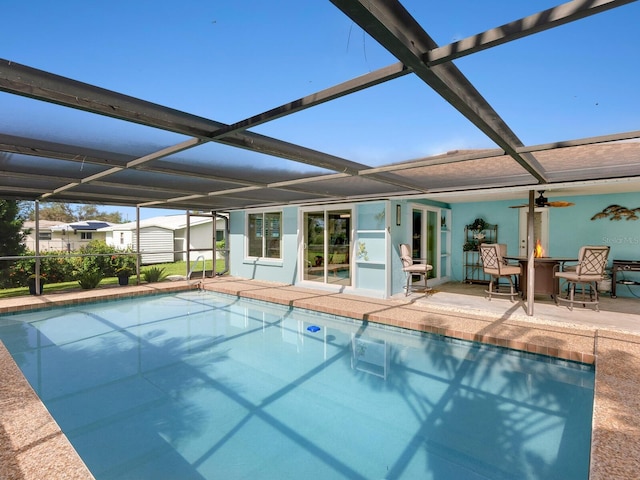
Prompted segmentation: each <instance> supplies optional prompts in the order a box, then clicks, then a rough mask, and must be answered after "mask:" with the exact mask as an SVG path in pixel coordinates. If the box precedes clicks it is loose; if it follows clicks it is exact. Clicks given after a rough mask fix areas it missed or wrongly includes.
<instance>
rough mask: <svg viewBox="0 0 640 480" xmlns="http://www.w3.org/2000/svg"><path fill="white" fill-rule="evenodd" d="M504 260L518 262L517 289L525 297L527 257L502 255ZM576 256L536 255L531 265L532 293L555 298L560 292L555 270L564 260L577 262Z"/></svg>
mask: <svg viewBox="0 0 640 480" xmlns="http://www.w3.org/2000/svg"><path fill="white" fill-rule="evenodd" d="M503 258H504V259H506V260H515V261H517V262H518V263H520V271H521V273H520V282H519V290H520V292H521V293H522V296H523V298H525V296H526V293H527V265H528V263H529V259H528V257H519V256H518V257H510V256H505V257H503ZM577 261H578V259H577V258H573V257H538V258H534V259H533V267H534V269H535V282H534V294H536V295H551V298H553V299H554V300H555V297H556V295H558V293H560V282H559V279H558V278H556V277H555V272H557V271H559V269H560V267H561V266H562V265H563V264H564V263H565V262H577Z"/></svg>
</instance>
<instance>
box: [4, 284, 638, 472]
mask: <svg viewBox="0 0 640 480" xmlns="http://www.w3.org/2000/svg"><path fill="white" fill-rule="evenodd" d="M196 286H197V285H195V284H193V283H189V282H185V281H183V282H171V283H163V284H151V285H140V286H131V287H121V288H109V289H97V290H92V291H88V292H86V293H85V292H74V293H71V294H64V293H60V294H48V295H43V296H42V297H35V298H33V299H30V301H29V302H24V301H23V302H22V303H20V302H4V301H2V302H0V314H6V313H14V312H23V311H28V310H35V309H42V308H52V307H59V306H65V305H74V304H80V303H86V302H95V301H105V300H116V299H122V298H130V297H135V296H140V295H153V294H163V293H170V292H178V291H184V290H188V289H193V288H196ZM202 288H204V289H206V290H210V291H215V292H219V293H223V294H227V295H235V296H237V297H244V298H249V299H254V300H261V301H267V302H271V303H277V304H281V305H288V306H291V307H299V308H304V309H307V310H313V311H318V312H322V313H327V314H332V315H339V316H345V317H349V318H355V319H356V320H366V321H370V322H375V323H380V324H383V325H390V326H393V327H399V328H403V329H410V330H415V331H420V332H425V333H431V334H436V335H444V336H447V337H452V338H458V339H461V340H468V341H475V342H480V343H486V344H490V345H497V346H500V347H505V348H510V349H514V350H520V351H524V352H529V353H536V354H541V355H548V356H551V357H557V358H560V359H564V360H569V361H576V362H581V363H586V364H595V365H596V379H595V398H594V413H593V427H592V439H591V442H592V448H591V468H590V475H589V478H590V479H591V480H601V479H602V480H604V479H609V478H616V479H635V478H637V473H638V472H639V471H640V446H639V445H640V442H639V440H640V418H639V417H638V416H637V415H636V412H637V411H639V410H640V380H639V379H638V375H637V374H636V372H640V335H637V334H633V333H627V332H618V331H613V330H607V329H593V328H591V329H590V328H586V327H576V326H575V325H572V326H569V327H564V326H562V325H558V324H554V323H536V322H535V321H525V320H519V319H513V318H509V317H508V316H507V315H503V316H501V317H497V318H496V316H493V315H489V314H482V313H478V312H464V311H447V310H444V309H441V308H438V306H437V305H422V304H420V305H419V304H416V303H413V302H411V301H409V300H393V299H392V300H383V299H375V298H366V297H361V296H356V295H348V294H342V293H335V292H328V291H322V290H313V289H307V288H300V287H294V286H291V285H285V284H277V283H269V282H258V281H255V280H246V279H238V278H233V277H221V278H216V279H209V280H208V281H205V283H204V285H202ZM0 367H1V368H3V372H5V381H4V382H3V386H2V387H0V405H2V409H1V410H0V432H2V434H3V435H2V438H0V442H2V452H3V453H2V455H0V478H3V479H5V478H6V479H14V478H15V479H23V480H26V479H36V478H38V479H39V478H62V477H64V478H70V479H74V480H75V479H92V478H93V476H92V475H91V473H90V472H89V471H88V469H87V468H86V466H85V465H84V463H83V462H82V460H81V459H80V457H79V456H78V455H77V453H76V452H75V450H73V447H72V446H71V444H70V443H69V441H68V440H67V439H66V437H65V436H64V434H63V433H62V432H61V431H60V428H59V427H58V425H57V424H56V422H55V420H54V419H53V418H52V417H51V416H50V415H49V413H48V411H47V410H46V408H45V407H44V405H43V404H42V402H41V401H40V399H39V398H38V397H37V395H36V394H35V392H34V391H33V390H32V389H31V387H30V386H29V384H28V382H27V381H26V379H25V378H24V376H22V374H21V372H20V370H19V368H18V367H17V365H16V364H15V362H13V359H12V358H11V356H10V355H9V354H8V352H7V351H6V349H5V348H4V346H3V345H2V344H1V343H0ZM16 369H17V371H16ZM7 447H8V448H7ZM52 459H55V461H54V460H52ZM57 467H59V468H61V469H62V470H61V471H64V475H60V476H55V475H54V474H53V473H51V469H52V468H57Z"/></svg>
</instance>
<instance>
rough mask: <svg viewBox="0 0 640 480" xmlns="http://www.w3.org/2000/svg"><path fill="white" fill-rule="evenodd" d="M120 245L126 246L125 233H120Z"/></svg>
mask: <svg viewBox="0 0 640 480" xmlns="http://www.w3.org/2000/svg"><path fill="white" fill-rule="evenodd" d="M120 245H124V232H120Z"/></svg>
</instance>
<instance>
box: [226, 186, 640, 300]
mask: <svg viewBox="0 0 640 480" xmlns="http://www.w3.org/2000/svg"><path fill="white" fill-rule="evenodd" d="M555 195H556V198H553V200H556V199H561V200H568V201H570V202H572V203H574V204H575V205H573V206H570V207H567V208H552V207H542V208H536V209H535V220H534V224H535V225H536V227H535V228H536V237H537V238H536V239H534V241H535V240H538V239H540V240H541V241H542V243H543V245H544V248H545V251H546V256H556V257H577V255H578V250H579V248H580V246H582V245H608V246H610V247H611V252H610V255H609V266H611V264H612V261H613V260H614V259H625V260H640V234H639V233H638V232H640V228H639V227H640V220H638V219H634V218H633V217H630V218H628V219H626V217H624V218H623V219H616V218H595V219H594V218H593V217H594V216H595V215H596V214H598V213H599V212H603V211H606V210H607V209H608V208H610V207H611V206H616V205H619V206H623V207H626V208H627V209H630V210H633V209H637V208H640V193H638V192H624V191H623V192H622V193H606V194H584V195H580V196H575V193H574V194H573V195H574V196H568V195H567V196H566V197H565V196H562V197H559V196H558V194H557V193H556V194H555ZM414 198H415V197H414ZM440 198H446V197H444V196H442V197H440ZM521 203H522V202H521V201H517V200H516V201H514V200H499V201H482V197H481V196H479V198H475V199H474V198H473V197H471V196H468V195H467V196H463V195H458V196H456V195H455V194H451V195H450V196H449V197H448V201H447V203H445V202H444V201H443V202H440V203H439V202H436V201H433V200H431V201H430V200H424V199H423V200H418V199H413V198H405V199H393V200H380V201H365V202H359V203H356V202H354V203H345V204H339V205H338V204H327V205H322V204H318V205H315V206H304V207H303V206H291V205H282V206H275V207H271V208H264V209H252V210H238V211H232V212H231V214H230V223H231V232H230V237H229V248H230V251H231V258H230V265H231V271H230V273H231V274H232V275H234V276H238V277H243V278H251V279H256V280H267V281H277V282H284V283H291V284H295V285H298V286H308V287H314V288H317V287H322V288H325V289H327V290H330V291H340V292H352V293H355V294H360V295H368V296H376V297H383V298H384V297H389V296H392V295H395V294H398V293H401V292H402V291H403V286H404V285H405V282H406V276H405V274H404V272H403V271H402V266H401V262H400V257H399V248H398V247H399V244H400V243H408V244H410V245H412V248H413V250H414V257H418V258H426V259H427V261H428V263H430V264H432V265H433V266H434V268H433V278H431V279H430V280H429V283H430V285H432V286H436V285H438V284H439V283H442V282H446V281H465V274H466V272H465V267H466V263H467V262H468V261H469V260H465V258H467V257H465V252H464V250H463V246H464V244H465V241H466V238H465V226H466V225H469V224H471V223H473V222H474V220H475V219H476V218H482V219H484V220H485V221H486V222H488V223H491V224H495V225H497V228H496V229H495V230H496V233H497V238H496V240H497V242H498V243H505V244H507V248H508V255H512V256H517V255H524V253H525V250H524V245H525V241H524V238H523V236H522V235H523V232H525V231H526V229H525V228H524V226H525V225H526V218H527V209H526V208H510V207H513V206H517V205H518V204H521ZM638 213H640V210H638ZM637 216H638V217H640V215H637ZM612 220H614V221H612ZM616 220H618V221H616ZM473 261H475V262H477V259H475V260H473ZM629 275H633V274H632V273H631V272H629ZM635 275H637V276H636V277H635V279H636V280H638V281H640V274H638V273H636V274H635ZM635 288H636V289H635V290H634V291H632V290H631V289H632V287H630V288H628V289H626V288H625V289H619V290H618V292H617V293H618V295H619V296H632V295H635V296H638V295H640V287H635ZM621 290H625V291H621Z"/></svg>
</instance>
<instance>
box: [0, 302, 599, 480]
mask: <svg viewBox="0 0 640 480" xmlns="http://www.w3.org/2000/svg"><path fill="white" fill-rule="evenodd" d="M314 326H315V327H319V328H318V329H314V328H309V327H314ZM313 330H317V331H313ZM0 340H2V341H3V342H4V343H5V345H6V346H7V348H8V349H9V351H10V352H11V353H12V355H13V357H14V359H15V360H16V362H17V363H18V365H19V366H20V368H21V369H22V371H23V372H24V374H25V376H26V377H27V379H28V380H29V382H30V383H31V385H32V386H33V388H34V389H35V390H36V392H37V393H38V395H39V396H40V398H41V399H42V401H43V402H44V404H45V405H46V407H47V408H48V409H49V411H50V412H51V413H52V415H53V416H54V418H55V419H56V421H57V422H58V424H59V425H60V427H61V428H62V430H63V431H64V432H65V434H66V435H67V437H68V438H69V440H70V441H71V442H72V444H73V445H74V447H75V448H76V450H77V451H78V453H79V454H80V456H81V457H82V459H83V460H84V461H85V463H86V464H87V466H88V467H89V469H90V470H91V472H92V473H93V474H94V475H95V477H96V478H97V479H98V480H102V479H119V480H120V479H136V480H141V479H153V480H158V479H180V480H185V479H287V478H305V479H323V480H325V479H334V478H336V479H337V478H349V479H383V478H386V479H392V478H405V479H417V478H420V479H436V480H441V479H447V480H450V479H465V480H475V479H518V480H521V479H545V480H546V479H553V478H558V479H587V478H588V474H589V453H590V452H589V450H590V440H591V416H592V408H593V383H594V371H593V368H592V367H590V366H585V365H581V364H577V363H571V362H566V361H558V360H553V359H549V358H546V357H538V356H533V355H530V354H519V353H517V352H509V351H507V350H505V349H499V348H495V347H488V346H481V345H478V344H473V343H467V342H462V341H453V340H444V339H441V338H438V337H434V336H426V335H419V334H416V333H413V334H408V333H406V332H402V331H400V330H399V329H391V328H381V327H379V326H375V325H372V324H367V323H366V322H365V323H362V322H358V321H353V320H348V319H341V318H339V317H333V316H328V315H320V314H315V313H312V312H307V311H301V310H296V309H290V308H288V307H284V306H278V305H273V304H268V303H262V302H252V301H248V300H239V299H237V298H235V297H228V296H224V295H218V294H214V293H211V292H187V293H180V294H176V295H166V296H165V295H159V296H152V297H143V298H136V299H131V300H122V301H117V302H106V303H95V304H88V305H81V306H76V307H73V308H60V309H50V310H44V311H38V312H31V313H28V314H19V315H9V316H4V317H3V318H1V319H0Z"/></svg>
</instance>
